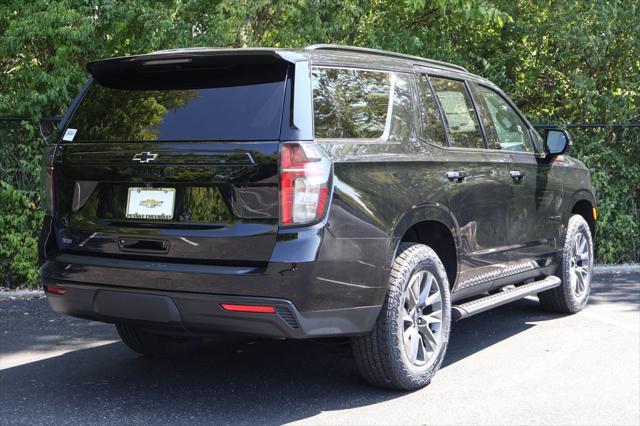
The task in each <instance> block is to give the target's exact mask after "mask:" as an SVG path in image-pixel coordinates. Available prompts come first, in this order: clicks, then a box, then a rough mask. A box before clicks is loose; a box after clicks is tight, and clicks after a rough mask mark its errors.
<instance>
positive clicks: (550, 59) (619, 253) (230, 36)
mask: <svg viewBox="0 0 640 426" xmlns="http://www.w3.org/2000/svg"><path fill="white" fill-rule="evenodd" d="M313 43H339V44H351V45H358V46H366V47H373V48H383V49H388V50H394V51H399V52H404V53H409V54H415V55H420V56H426V57H431V58H434V59H440V60H445V61H450V62H454V63H457V64H460V65H463V66H465V67H467V68H468V69H469V70H471V71H472V72H476V73H479V74H481V75H484V76H485V77H487V78H489V79H491V80H493V81H494V82H496V83H497V84H498V85H499V86H501V87H502V88H503V89H504V90H505V91H507V92H508V93H509V94H510V95H511V96H512V97H513V99H514V100H515V101H516V103H517V104H518V105H519V106H520V107H521V109H522V110H523V111H524V112H525V113H526V114H527V115H528V116H529V118H530V120H531V121H532V122H561V123H575V122H586V123H602V122H605V123H606V122H618V123H628V122H634V123H638V122H639V121H640V92H639V88H640V5H638V4H637V3H636V2H632V1H628V0H584V1H574V0H550V1H545V2H541V1H535V0H344V1H340V2H337V1H330V0H290V1H284V0H273V1H266V0H215V1H213V0H160V1H151V0H128V1H126V2H117V1H111V0H31V1H23V0H4V1H3V2H1V3H0V88H1V90H0V115H25V116H28V117H31V118H32V119H33V121H25V122H22V123H18V124H17V125H16V126H6V125H4V124H3V125H0V143H1V146H0V155H1V158H0V161H1V166H2V167H1V170H0V179H1V186H0V203H1V204H0V228H1V233H2V234H1V237H0V274H2V275H3V276H4V277H8V278H5V280H7V279H8V280H10V281H12V283H15V284H17V283H27V284H35V283H36V281H37V272H36V268H35V258H36V254H35V239H36V235H37V229H38V227H39V224H38V222H39V220H40V218H41V216H42V215H41V213H40V212H38V211H37V210H36V207H35V206H36V205H37V202H38V197H37V194H36V192H35V190H36V187H37V185H38V166H39V162H40V152H41V149H42V147H43V145H44V143H45V141H44V139H43V137H42V136H41V132H40V129H39V126H38V124H37V119H38V118H40V117H42V116H46V115H59V114H62V113H63V112H64V110H65V108H66V107H67V106H68V105H69V104H70V102H71V101H72V99H73V97H74V96H75V94H76V93H77V91H78V90H79V88H80V87H81V85H82V84H83V83H84V81H85V79H86V73H85V71H84V66H85V64H86V63H87V62H89V61H91V60H94V59H98V58H103V57H108V56H120V55H129V54H135V53H142V52H149V51H152V50H157V49H166V48H175V47H187V46H225V47H242V46H276V47H300V46H306V45H308V44H313ZM573 133H574V138H575V148H574V155H576V156H577V157H578V158H581V159H582V160H583V161H585V163H586V164H587V166H589V168H590V169H591V171H592V176H593V178H594V183H595V186H596V190H597V194H598V198H599V200H600V206H599V207H600V209H599V210H600V214H601V216H600V217H601V220H600V222H599V236H600V238H599V243H598V248H597V257H598V260H599V261H601V262H629V261H636V262H637V261H639V260H640V248H639V247H638V246H639V242H640V229H639V225H638V224H639V223H640V220H639V219H640V218H639V215H638V199H639V197H638V194H639V192H640V188H638V186H639V184H638V182H640V171H639V170H638V164H639V163H640V152H639V150H640V140H639V136H638V130H637V129H636V130H633V129H629V130H625V131H623V130H621V129H599V130H593V131H591V130H576V131H574V132H573ZM621 177H623V178H621Z"/></svg>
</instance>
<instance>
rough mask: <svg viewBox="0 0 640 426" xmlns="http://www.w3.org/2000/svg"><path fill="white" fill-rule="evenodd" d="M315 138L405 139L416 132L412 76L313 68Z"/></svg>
mask: <svg viewBox="0 0 640 426" xmlns="http://www.w3.org/2000/svg"><path fill="white" fill-rule="evenodd" d="M312 73H313V75H312V77H313V78H312V82H313V83H312V84H313V107H314V127H315V137H316V138H319V139H368V140H373V141H402V140H405V139H406V138H408V137H410V136H411V134H412V131H413V122H412V117H413V106H412V96H411V86H410V78H409V77H408V76H407V75H404V74H398V73H392V72H386V71H370V70H361V69H350V68H330V67H314V68H313V70H312Z"/></svg>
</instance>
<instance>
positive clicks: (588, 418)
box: [0, 274, 640, 425]
mask: <svg viewBox="0 0 640 426" xmlns="http://www.w3.org/2000/svg"><path fill="white" fill-rule="evenodd" d="M289 422H300V423H305V424H474V425H476V424H491V425H495V424H514V425H515V424H518V425H520V424H554V425H556V424H568V425H587V424H594V425H623V424H624V425H640V274H627V275H620V276H614V275H608V276H599V277H597V282H595V283H594V289H593V293H592V297H591V301H590V303H589V305H588V306H587V308H586V309H585V310H584V311H583V312H581V313H579V314H577V315H572V316H563V315H556V314H549V313H546V312H544V311H541V310H540V309H539V308H538V303H537V299H535V298H529V299H524V300H521V301H517V302H514V303H512V304H510V305H507V306H503V307H501V308H497V309H494V310H492V311H488V312H486V313H483V314H479V315H477V316H475V317H472V318H469V319H466V320H463V321H461V322H459V323H456V324H454V326H453V330H452V336H451V342H450V345H449V350H448V353H447V357H446V359H445V363H444V365H443V367H442V369H441V370H440V372H439V373H438V374H437V375H436V377H435V379H434V380H433V382H432V384H431V385H430V386H428V387H427V388H425V389H422V390H420V391H417V392H394V391H386V390H380V389H376V388H373V387H370V386H368V385H366V384H365V383H364V382H363V381H362V380H361V379H360V378H359V376H358V373H357V371H356V369H355V367H354V364H353V359H352V358H351V354H350V350H349V347H348V345H345V344H343V343H342V342H341V341H339V340H336V341H283V340H270V341H269V340H257V341H256V340H224V341H215V342H211V343H210V344H209V345H207V347H205V348H204V349H203V350H201V351H199V352H198V353H197V354H195V355H193V356H190V357H188V358H183V359H180V360H154V359H147V358H145V357H141V356H139V355H137V354H135V353H133V352H131V351H130V350H128V349H127V348H126V347H125V346H124V345H123V344H122V343H120V342H119V341H118V339H117V335H116V332H115V329H114V328H113V326H111V325H107V324H100V323H96V322H89V321H84V320H80V319H74V318H69V317H65V316H62V315H58V314H55V313H53V312H52V311H50V309H49V307H48V305H47V302H46V300H43V299H39V300H2V301H0V424H16V423H17V424H59V423H81V424H92V423H99V424H119V425H120V424H137V423H144V424H183V423H190V424H202V423H208V424H281V423H289Z"/></svg>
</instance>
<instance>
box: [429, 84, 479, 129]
mask: <svg viewBox="0 0 640 426" xmlns="http://www.w3.org/2000/svg"><path fill="white" fill-rule="evenodd" d="M438 99H440V105H442V109H443V110H444V113H445V115H446V116H447V121H448V123H449V131H450V132H451V133H466V132H473V131H474V130H475V126H476V124H475V121H474V119H473V117H471V112H470V111H469V108H468V107H467V102H466V99H465V96H464V93H460V92H453V91H451V92H445V91H440V92H438Z"/></svg>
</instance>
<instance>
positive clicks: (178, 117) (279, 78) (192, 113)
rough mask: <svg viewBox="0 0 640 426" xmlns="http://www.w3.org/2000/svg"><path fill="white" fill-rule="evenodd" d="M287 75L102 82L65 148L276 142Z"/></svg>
mask: <svg viewBox="0 0 640 426" xmlns="http://www.w3.org/2000/svg"><path fill="white" fill-rule="evenodd" d="M285 73H286V69H285V68H284V67H274V68H273V69H269V70H264V69H260V70H255V69H254V70H251V69H247V68H246V67H243V68H242V69H238V68H236V67H230V68H227V69H224V70H206V71H204V70H199V72H197V73H189V72H182V73H178V72H171V73H161V74H155V75H153V74H152V75H148V76H145V78H143V79H140V78H136V79H132V80H131V81H133V83H131V82H129V83H127V82H122V80H120V81H118V80H117V79H114V80H112V81H106V82H102V83H100V82H97V81H94V83H93V84H92V85H91V86H90V87H89V89H88V91H87V93H86V94H85V96H84V98H83V99H82V101H81V103H80V104H79V105H78V108H77V109H76V111H75V113H74V115H73V116H72V118H71V120H70V122H69V125H68V127H67V130H66V132H65V133H64V135H63V140H64V141H67V142H74V143H76V142H138V141H139V142H149V141H158V142H161V141H205V140H206V141H215V140H221V141H222V140H226V141H242V140H274V139H278V137H279V134H280V121H281V117H282V108H283V100H284V90H285Z"/></svg>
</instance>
